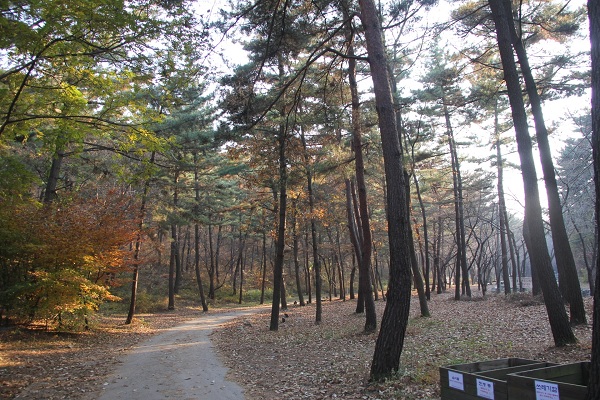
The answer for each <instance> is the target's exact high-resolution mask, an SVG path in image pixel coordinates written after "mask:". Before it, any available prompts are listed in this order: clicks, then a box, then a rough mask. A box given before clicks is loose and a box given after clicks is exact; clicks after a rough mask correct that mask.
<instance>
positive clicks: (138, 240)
mask: <svg viewBox="0 0 600 400" xmlns="http://www.w3.org/2000/svg"><path fill="white" fill-rule="evenodd" d="M154 156H155V152H152V155H151V156H150V165H152V164H154ZM149 189H150V178H148V179H146V182H144V192H143V193H142V201H141V204H140V213H139V217H138V218H139V219H138V233H137V235H136V238H135V247H134V252H133V263H134V264H133V272H132V277H131V297H130V299H129V312H128V313H127V319H126V320H125V325H129V324H131V323H132V322H133V316H134V315H135V306H136V302H137V289H138V279H139V268H140V265H139V260H140V250H141V247H142V230H143V228H144V218H145V217H146V202H147V201H148V190H149Z"/></svg>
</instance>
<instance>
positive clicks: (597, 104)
mask: <svg viewBox="0 0 600 400" xmlns="http://www.w3.org/2000/svg"><path fill="white" fill-rule="evenodd" d="M587 8H588V18H589V23H590V41H591V57H592V154H593V160H594V187H595V189H596V204H595V209H596V226H600V3H599V2H598V0H588V3H587ZM595 289H596V290H595V291H594V315H593V317H592V320H593V330H592V357H591V366H590V375H589V382H588V391H587V395H586V399H587V400H595V399H598V398H600V257H596V288H595Z"/></svg>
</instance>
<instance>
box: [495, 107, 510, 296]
mask: <svg viewBox="0 0 600 400" xmlns="http://www.w3.org/2000/svg"><path fill="white" fill-rule="evenodd" d="M494 125H495V127H496V128H497V127H498V110H497V108H496V110H495V124H494ZM501 146H502V144H501V142H500V134H499V132H497V131H496V168H497V170H498V217H499V218H498V219H499V221H500V229H499V234H500V251H501V252H502V280H503V281H504V294H510V278H509V276H508V250H507V248H506V246H507V244H506V238H507V229H506V226H507V222H506V203H505V201H504V185H503V182H502V180H503V179H504V169H503V161H502V149H501Z"/></svg>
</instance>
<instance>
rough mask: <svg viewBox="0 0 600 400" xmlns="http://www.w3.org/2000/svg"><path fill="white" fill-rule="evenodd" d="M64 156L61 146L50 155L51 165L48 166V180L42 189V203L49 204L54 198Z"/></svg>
mask: <svg viewBox="0 0 600 400" xmlns="http://www.w3.org/2000/svg"><path fill="white" fill-rule="evenodd" d="M64 158H65V152H64V150H63V149H62V148H61V149H59V150H56V154H54V157H52V165H51V166H50V173H49V174H48V182H47V183H46V188H45V190H44V203H45V204H49V203H51V202H52V201H53V200H54V199H56V190H57V186H58V179H59V177H60V169H61V167H62V162H63V159H64Z"/></svg>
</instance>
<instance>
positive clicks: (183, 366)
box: [99, 308, 259, 400]
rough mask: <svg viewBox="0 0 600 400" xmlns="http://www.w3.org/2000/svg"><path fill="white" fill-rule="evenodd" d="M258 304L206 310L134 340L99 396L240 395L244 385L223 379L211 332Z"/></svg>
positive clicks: (130, 399)
mask: <svg viewBox="0 0 600 400" xmlns="http://www.w3.org/2000/svg"><path fill="white" fill-rule="evenodd" d="M258 310H259V309H257V308H253V309H247V310H238V311H233V312H228V313H219V314H210V313H209V314H206V315H204V316H203V317H201V318H199V319H195V320H192V321H189V322H187V323H185V324H183V325H179V326H176V327H174V328H170V329H168V330H166V331H165V332H163V333H160V334H158V335H156V336H154V337H153V338H151V339H150V340H148V341H146V342H143V343H141V344H139V345H138V346H136V347H135V348H134V349H133V350H132V351H131V352H130V353H129V354H128V355H127V356H126V358H125V359H124V361H123V364H122V365H121V366H120V367H118V368H117V370H116V371H115V373H114V374H113V375H111V376H110V377H109V379H108V381H107V382H105V383H104V386H103V388H102V394H101V396H100V398H99V400H137V399H139V400H155V399H156V400H158V399H176V400H188V399H190V400H192V399H195V400H197V399H201V400H239V399H244V392H243V389H242V388H241V387H240V386H239V385H238V384H236V383H234V382H230V381H228V380H226V379H225V376H226V375H227V371H228V369H227V368H226V367H224V366H223V364H222V362H221V360H220V359H219V358H218V356H217V354H215V351H214V348H213V345H212V343H211V341H210V336H209V335H210V334H211V333H212V331H213V329H215V328H216V327H218V326H219V325H221V324H223V323H225V322H227V321H229V320H231V319H233V318H236V317H239V316H243V315H249V314H252V313H255V312H257V311H258Z"/></svg>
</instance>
